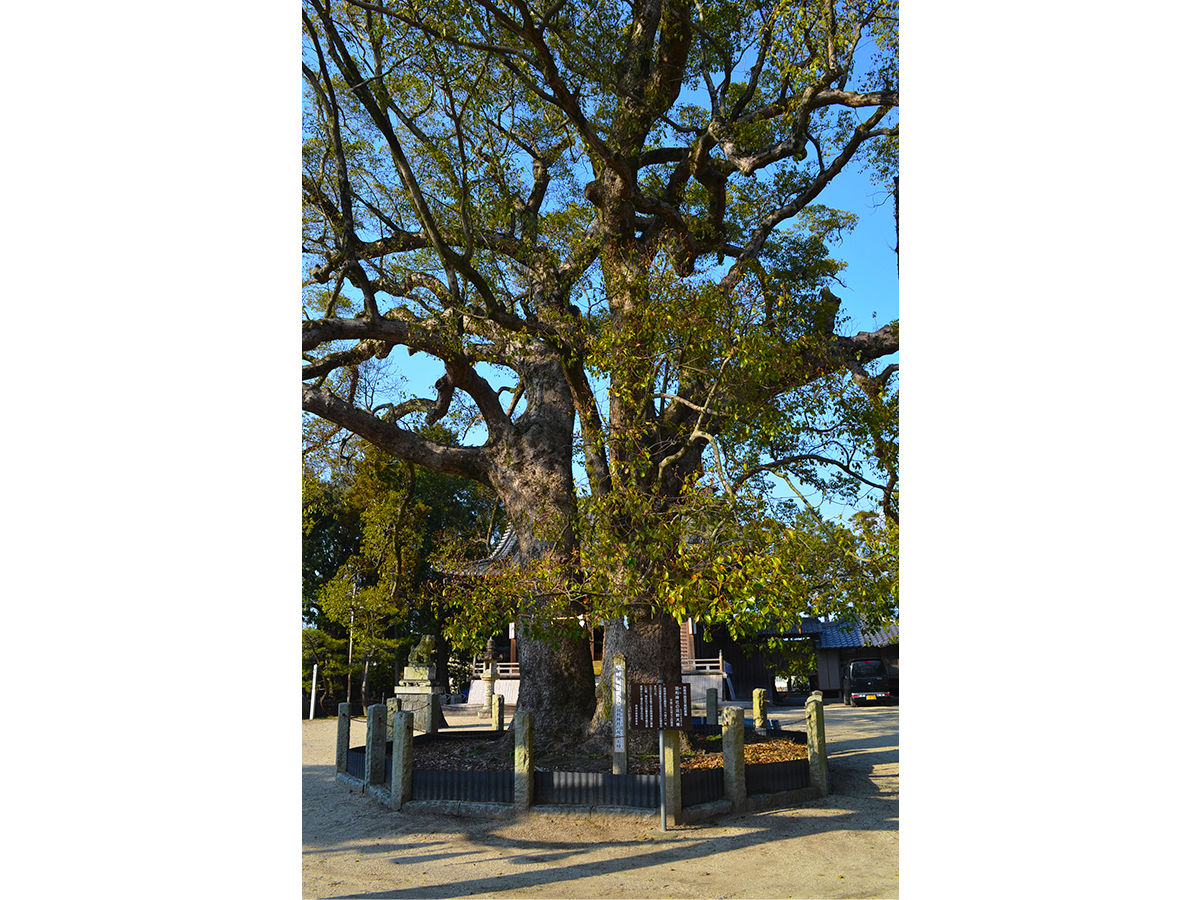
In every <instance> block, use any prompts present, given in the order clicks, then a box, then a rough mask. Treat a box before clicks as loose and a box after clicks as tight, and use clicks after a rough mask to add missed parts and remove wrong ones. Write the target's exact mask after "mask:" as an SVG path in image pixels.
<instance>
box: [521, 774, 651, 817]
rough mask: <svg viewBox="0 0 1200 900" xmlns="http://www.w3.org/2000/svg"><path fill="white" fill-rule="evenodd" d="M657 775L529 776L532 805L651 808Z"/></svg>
mask: <svg viewBox="0 0 1200 900" xmlns="http://www.w3.org/2000/svg"><path fill="white" fill-rule="evenodd" d="M659 792H660V776H658V775H613V774H612V773H610V772H539V771H537V770H536V769H535V770H534V773H533V802H534V803H535V804H538V803H545V804H567V805H572V806H631V807H634V808H637V809H655V808H657V807H658V804H659Z"/></svg>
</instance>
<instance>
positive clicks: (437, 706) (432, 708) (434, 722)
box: [425, 692, 442, 734]
mask: <svg viewBox="0 0 1200 900" xmlns="http://www.w3.org/2000/svg"><path fill="white" fill-rule="evenodd" d="M441 718H442V695H441V694H438V693H437V692H434V693H432V694H430V695H429V727H428V728H427V729H425V731H426V733H427V734H437V730H438V723H439V722H440V721H441Z"/></svg>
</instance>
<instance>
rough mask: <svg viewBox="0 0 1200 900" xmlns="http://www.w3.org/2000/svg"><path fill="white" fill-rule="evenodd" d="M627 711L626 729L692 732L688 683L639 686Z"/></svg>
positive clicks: (690, 699) (690, 694)
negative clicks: (627, 722) (627, 727)
mask: <svg viewBox="0 0 1200 900" xmlns="http://www.w3.org/2000/svg"><path fill="white" fill-rule="evenodd" d="M634 687H635V688H636V693H635V694H634V696H633V703H632V704H630V709H629V727H630V728H641V729H646V730H650V731H678V730H680V729H682V730H683V731H691V730H692V686H691V685H690V684H638V685H634Z"/></svg>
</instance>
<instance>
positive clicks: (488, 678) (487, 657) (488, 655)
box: [479, 638, 497, 719]
mask: <svg viewBox="0 0 1200 900" xmlns="http://www.w3.org/2000/svg"><path fill="white" fill-rule="evenodd" d="M496 656H497V654H496V639H495V638H488V642H487V650H486V651H485V652H484V654H483V675H482V676H480V678H481V680H482V681H483V709H481V710H480V711H479V718H481V719H490V718H491V717H492V697H493V696H495V692H496Z"/></svg>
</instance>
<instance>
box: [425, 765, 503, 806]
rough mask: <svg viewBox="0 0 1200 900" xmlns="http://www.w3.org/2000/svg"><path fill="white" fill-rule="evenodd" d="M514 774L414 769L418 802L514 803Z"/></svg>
mask: <svg viewBox="0 0 1200 900" xmlns="http://www.w3.org/2000/svg"><path fill="white" fill-rule="evenodd" d="M513 781H514V778H513V773H512V772H511V771H505V772H465V771H461V770H457V769H455V770H446V771H439V770H433V769H413V773H412V798H413V799H414V800H469V801H471V802H475V803H512V802H513V791H514V785H513Z"/></svg>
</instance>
